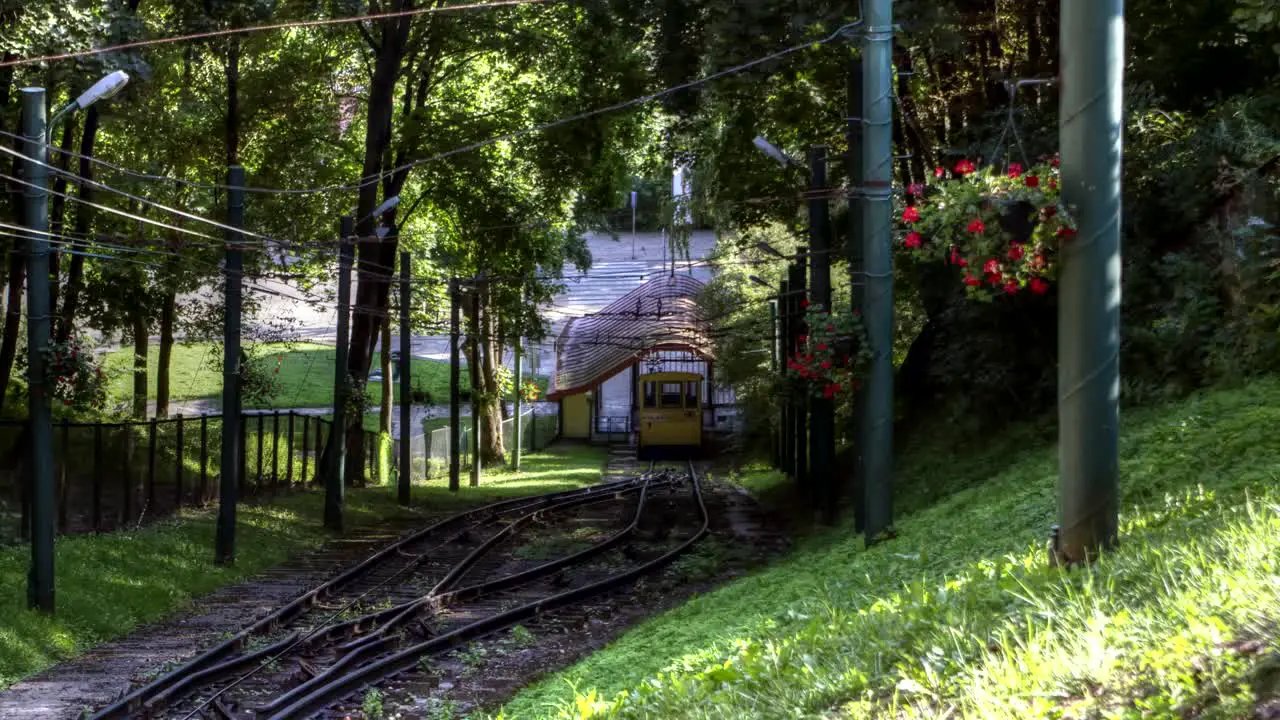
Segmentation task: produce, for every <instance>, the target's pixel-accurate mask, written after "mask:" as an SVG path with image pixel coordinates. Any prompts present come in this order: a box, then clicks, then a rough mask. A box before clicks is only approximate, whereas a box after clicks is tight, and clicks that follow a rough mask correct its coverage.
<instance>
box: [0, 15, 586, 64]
mask: <svg viewBox="0 0 1280 720" xmlns="http://www.w3.org/2000/svg"><path fill="white" fill-rule="evenodd" d="M552 2H553V0H492V2H479V3H468V4H466V5H446V6H444V7H430V8H416V9H413V10H398V11H394V12H385V13H372V14H369V15H352V16H348V17H340V18H326V19H323V20H293V21H290V22H282V23H272V24H270V25H250V26H248V27H242V28H225V29H222V30H209V31H206V32H198V33H190V34H188V35H175V36H172V37H165V38H152V39H150V40H135V41H133V42H127V43H120V44H117V45H108V46H107V47H102V48H94V49H92V50H77V51H75V52H67V53H59V54H56V55H41V56H39V57H31V58H19V59H16V60H6V61H4V62H0V68H6V67H13V66H16V65H33V64H36V63H42V62H56V61H59V60H71V59H73V58H80V57H88V56H90V55H100V54H102V53H109V52H119V51H121V50H133V49H135V48H141V47H149V46H152V45H167V44H170V43H177V42H187V41H190V40H206V39H209V38H216V37H225V36H228V35H248V34H250V33H259V32H266V31H268V30H289V29H295V28H309V27H321V26H325V25H345V24H350V23H359V22H365V21H369V20H391V19H394V18H399V17H410V16H414V15H434V14H441V13H448V12H457V11H460V10H486V9H491V8H502V7H513V6H516V5H535V4H545V3H552ZM554 4H557V5H559V4H562V3H560V2H554Z"/></svg>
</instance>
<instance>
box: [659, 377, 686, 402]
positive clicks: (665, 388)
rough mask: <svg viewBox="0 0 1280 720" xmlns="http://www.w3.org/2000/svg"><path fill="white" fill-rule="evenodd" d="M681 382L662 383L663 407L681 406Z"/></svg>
mask: <svg viewBox="0 0 1280 720" xmlns="http://www.w3.org/2000/svg"><path fill="white" fill-rule="evenodd" d="M681 384H682V383H678V382H674V383H662V407H664V408H678V407H680V391H681V387H680V386H681Z"/></svg>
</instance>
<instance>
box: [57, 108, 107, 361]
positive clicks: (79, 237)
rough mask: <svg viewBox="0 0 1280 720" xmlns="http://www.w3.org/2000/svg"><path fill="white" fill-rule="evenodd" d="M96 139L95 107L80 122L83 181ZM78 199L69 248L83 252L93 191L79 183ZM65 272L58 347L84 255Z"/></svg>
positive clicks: (76, 300)
mask: <svg viewBox="0 0 1280 720" xmlns="http://www.w3.org/2000/svg"><path fill="white" fill-rule="evenodd" d="M97 137H98V106H97V105H91V106H90V107H89V110H88V112H87V113H86V114H85V118H84V134H83V135H81V136H80V155H81V156H82V157H81V158H80V172H79V175H80V177H81V178H83V179H84V180H86V181H88V180H92V179H93V163H92V162H90V158H92V157H93V144H94V141H95V140H96V139H97ZM80 199H81V200H84V201H85V202H81V203H76V237H75V240H73V241H72V245H73V246H74V247H75V249H76V250H77V251H80V250H83V249H84V246H85V240H84V238H85V237H87V236H88V234H89V228H90V224H91V222H92V220H93V214H92V213H93V208H91V207H89V205H87V204H86V203H89V202H92V201H93V187H92V186H91V185H90V184H89V183H88V182H81V183H80ZM68 265H69V266H70V267H68V268H67V292H66V297H65V298H63V301H62V308H60V312H59V315H60V318H59V320H58V327H57V331H56V335H55V338H56V340H57V342H59V343H65V342H66V341H67V340H69V339H71V331H72V329H73V328H74V327H75V322H76V312H77V311H78V310H79V309H80V295H81V293H83V292H84V255H82V254H76V255H72V256H71V260H70V261H69V263H68Z"/></svg>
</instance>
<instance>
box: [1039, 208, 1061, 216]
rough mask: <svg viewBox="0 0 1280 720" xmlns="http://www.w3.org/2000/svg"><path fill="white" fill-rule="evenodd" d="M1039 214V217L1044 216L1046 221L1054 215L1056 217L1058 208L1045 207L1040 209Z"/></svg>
mask: <svg viewBox="0 0 1280 720" xmlns="http://www.w3.org/2000/svg"><path fill="white" fill-rule="evenodd" d="M1040 214H1041V215H1044V216H1045V218H1046V219H1048V218H1051V217H1053V216H1054V215H1057V214H1058V206H1057V205H1045V206H1044V207H1042V208H1040Z"/></svg>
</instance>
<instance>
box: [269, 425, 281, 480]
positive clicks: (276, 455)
mask: <svg viewBox="0 0 1280 720" xmlns="http://www.w3.org/2000/svg"><path fill="white" fill-rule="evenodd" d="M279 486H280V411H279V410H276V411H275V412H274V413H272V415H271V489H273V490H274V489H276V488H277V487H279Z"/></svg>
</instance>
